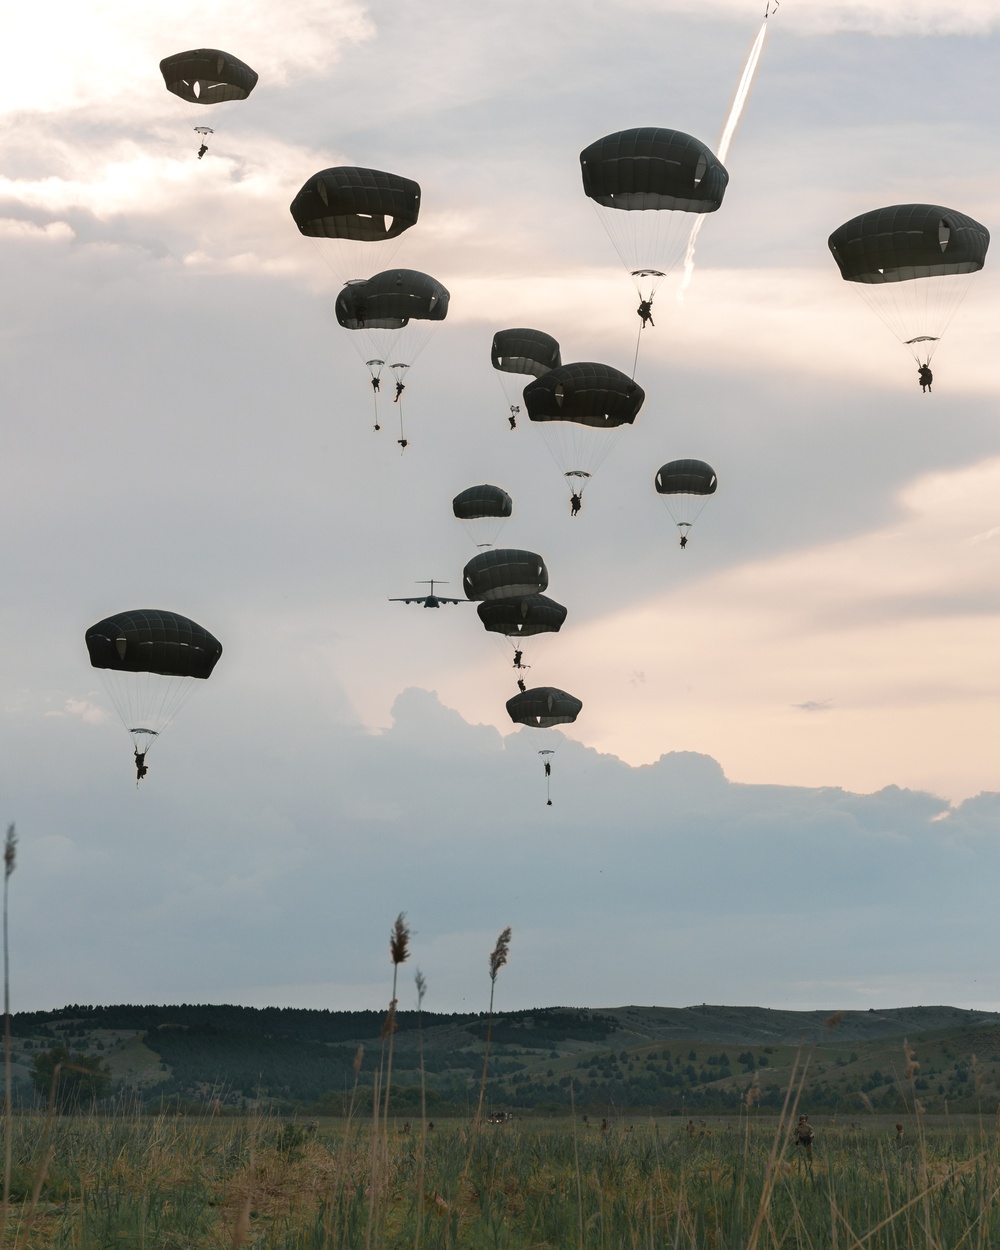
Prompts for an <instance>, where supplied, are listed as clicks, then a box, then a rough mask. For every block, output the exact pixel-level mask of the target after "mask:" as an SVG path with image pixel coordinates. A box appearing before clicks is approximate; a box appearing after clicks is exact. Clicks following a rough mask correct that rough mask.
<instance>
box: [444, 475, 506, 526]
mask: <svg viewBox="0 0 1000 1250" xmlns="http://www.w3.org/2000/svg"><path fill="white" fill-rule="evenodd" d="M451 510H452V512H454V514H455V516H457V517H458V519H459V520H460V521H474V520H476V519H477V518H479V517H509V516H510V514H511V512H512V511H513V510H514V501H513V500H512V499H511V497H510V495H508V494H507V492H506V491H505V490H504V489H503V488H502V487H500V486H490V485H489V483H488V482H484V483H483V485H482V486H470V487H469V488H468V489H467V490H463V491H460V492H459V494H457V495H456V496H455V498H454V499H453V500H452V501H451Z"/></svg>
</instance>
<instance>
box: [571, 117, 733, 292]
mask: <svg viewBox="0 0 1000 1250" xmlns="http://www.w3.org/2000/svg"><path fill="white" fill-rule="evenodd" d="M580 166H581V170H582V173H583V189H584V192H585V193H586V195H587V196H588V198H589V199H590V200H591V201H593V203H594V205H595V207H596V210H597V213H598V216H599V217H600V219H601V224H602V225H603V226H604V228H605V230H606V231H607V232H608V236H609V238H610V239H611V242H612V244H613V245H614V248H615V251H616V252H617V253H618V255H619V257H620V258H621V261H622V264H623V265H624V266H625V268H626V269H627V270H628V271H629V273H630V274H631V275H632V277H633V279H634V280H635V284H636V289H637V290H638V292H639V296H640V298H641V299H643V300H652V298H653V293H654V292H655V291H656V288H657V285H658V284H659V283H660V282H661V281H662V279H663V278H664V277H666V275H667V274H668V273H669V272H670V270H671V269H672V268H673V266H674V265H675V264H676V263H677V261H678V260H679V259H680V257H681V255H682V254H683V252H684V249H685V247H686V245H687V237H688V232H689V230H690V224H691V219H690V216H689V214H691V213H714V212H716V211H717V210H718V209H719V207H720V206H721V205H722V200H723V197H724V196H725V193H726V186H727V184H728V182H729V174H728V173H727V172H726V169H725V167H724V166H723V165H722V163H721V162H720V161H719V159H718V158H717V157H716V156H715V155H714V154H713V153H712V152H711V150H710V149H709V148H707V147H706V146H705V144H704V143H702V142H701V141H700V140H699V139H695V138H693V137H692V136H691V135H688V134H685V133H684V132H683V131H681V130H668V129H666V128H664V127H659V126H638V127H635V128H633V129H631V130H620V131H617V132H616V133H615V134H610V135H605V136H604V138H603V139H598V140H597V141H596V142H595V143H592V144H591V145H590V146H589V147H586V148H584V149H583V151H582V152H581V153H580Z"/></svg>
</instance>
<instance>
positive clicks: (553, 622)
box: [476, 595, 566, 638]
mask: <svg viewBox="0 0 1000 1250" xmlns="http://www.w3.org/2000/svg"><path fill="white" fill-rule="evenodd" d="M476 611H477V612H478V613H479V619H480V620H481V621H482V623H483V628H484V629H486V630H488V631H489V632H490V633H491V634H506V635H507V637H508V638H528V637H530V636H531V635H533V634H557V633H558V632H559V630H560V629H561V628H562V624H563V621H565V619H566V609H565V608H564V607H563V605H562V604H561V603H556V601H555V600H554V599H550V598H549V597H548V596H547V595H520V596H514V597H512V598H509V599H489V600H487V601H486V602H485V603H481V604H479V606H478V607H477V608H476Z"/></svg>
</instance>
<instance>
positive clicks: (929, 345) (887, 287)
mask: <svg viewBox="0 0 1000 1250" xmlns="http://www.w3.org/2000/svg"><path fill="white" fill-rule="evenodd" d="M974 277H975V274H974V273H965V274H932V275H931V276H930V277H926V278H915V279H913V280H911V281H907V282H883V283H866V282H856V283H852V286H854V287H855V289H856V290H857V292H858V294H859V295H860V296H861V298H862V299H863V300H864V301H865V303H866V304H867V305H868V307H869V308H870V309H871V310H872V312H873V313H875V315H876V316H877V317H878V318H879V320H880V321H881V322H882V323H883V324H884V325H885V326H886V328H887V329H888V330H889V332H890V333H891V334H892V335H893V337H894V338H897V339H898V340H899V341H900V342H901V343H902V344H903V345H904V347H906V348H907V350H908V351H909V352H910V353H911V355H912V356H913V358H914V359H915V360H916V362H917V364H929V363H930V360H931V357H932V356H933V355H934V352H935V350H936V349H937V346H938V343H939V342H940V341H941V338H942V337H943V336H944V333H945V331H946V330H947V329H948V327H949V325H950V324H951V322H952V319H953V318H954V316H955V314H956V313H957V312H958V309H959V307H960V306H961V304H962V301H963V300H964V299H965V295H966V292H967V291H968V289H969V285H970V283H971V281H972V279H973V278H974Z"/></svg>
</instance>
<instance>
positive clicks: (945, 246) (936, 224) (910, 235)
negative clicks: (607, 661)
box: [829, 204, 990, 286]
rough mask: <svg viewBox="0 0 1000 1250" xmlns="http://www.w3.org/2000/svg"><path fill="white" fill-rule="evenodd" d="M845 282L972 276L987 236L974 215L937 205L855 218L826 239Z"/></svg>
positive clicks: (895, 207)
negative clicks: (959, 275)
mask: <svg viewBox="0 0 1000 1250" xmlns="http://www.w3.org/2000/svg"><path fill="white" fill-rule="evenodd" d="M829 244H830V251H831V252H832V253H833V258H834V260H835V261H836V262H837V264H838V265H839V267H840V274H841V277H842V278H843V279H844V281H845V282H864V283H867V284H870V285H874V286H877V285H880V284H882V283H885V282H908V281H910V280H911V279H914V278H931V277H935V276H941V277H944V276H948V275H952V274H963V273H975V272H976V271H977V270H979V269H982V267H983V265H984V264H985V262H986V249H987V248H988V247H989V245H990V232H989V231H988V230H987V229H986V227H985V226H983V225H980V223H979V222H978V221H975V220H974V219H973V218H972V217H967V216H966V215H965V214H964V213H957V212H955V211H954V209H950V208H941V207H940V206H939V205H936V204H892V205H890V206H889V207H888V208H876V209H873V210H872V211H871V212H867V213H862V214H861V216H860V217H853V218H852V219H851V220H850V221H848V222H845V223H844V224H843V225H842V226H840V227H839V228H838V229H836V230H834V232H833V234H831V235H830V239H829Z"/></svg>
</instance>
